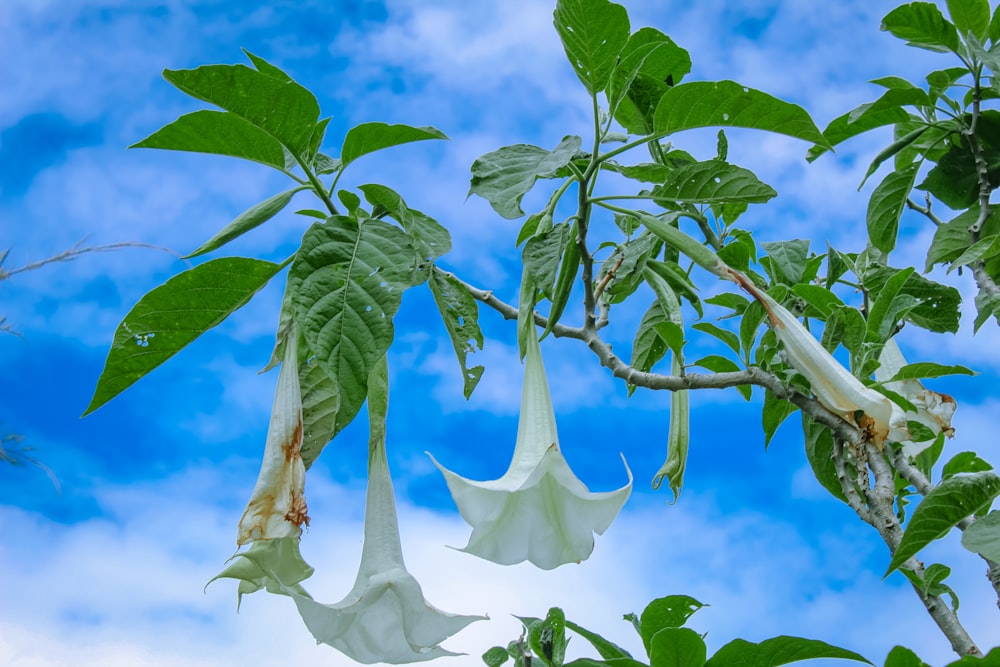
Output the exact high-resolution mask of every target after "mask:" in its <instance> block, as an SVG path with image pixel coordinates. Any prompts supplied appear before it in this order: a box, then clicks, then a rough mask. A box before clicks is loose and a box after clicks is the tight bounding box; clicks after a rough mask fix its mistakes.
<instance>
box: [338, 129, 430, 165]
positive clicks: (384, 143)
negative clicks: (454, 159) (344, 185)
mask: <svg viewBox="0 0 1000 667" xmlns="http://www.w3.org/2000/svg"><path fill="white" fill-rule="evenodd" d="M447 138H448V137H447V135H445V133H444V132H442V131H441V130H439V129H437V128H436V127H411V126H409V125H388V124H386V123H361V124H360V125H355V126H354V127H352V128H351V129H350V130H348V131H347V135H346V136H344V147H343V148H342V149H341V151H340V161H341V163H342V164H343V166H345V167H346V166H347V165H349V164H350V163H352V162H354V161H355V160H357V159H358V158H359V157H361V156H362V155H368V154H369V153H374V152H375V151H380V150H382V149H383V148H389V147H391V146H399V145H400V144H408V143H411V142H414V141H426V140H427V139H447Z"/></svg>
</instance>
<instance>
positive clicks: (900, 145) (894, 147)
mask: <svg viewBox="0 0 1000 667" xmlns="http://www.w3.org/2000/svg"><path fill="white" fill-rule="evenodd" d="M928 129H929V128H928V127H918V128H917V129H915V130H913V131H911V132H908V133H907V134H905V135H903V136H902V137H900V138H899V139H897V140H896V141H894V142H892V143H891V144H889V145H888V146H886V147H885V148H883V149H882V150H880V151H879V152H878V154H876V155H875V157H874V158H873V159H872V161H871V164H869V165H868V170H867V171H866V172H865V177H864V178H863V179H862V180H861V185H860V186H859V187H858V189H861V188H862V187H864V184H865V183H867V182H868V178H869V177H870V176H871V175H872V174H874V173H875V171H876V170H878V168H879V167H880V166H881V165H882V163H883V162H885V161H886V160H888V159H889V158H891V157H893V156H895V155H898V154H899V153H900V152H902V151H903V150H904V149H905V148H907V147H908V146H910V145H912V144H913V143H915V142H916V141H917V140H918V139H920V137H922V136H924V134H925V133H926V132H927V130H928ZM897 169H899V167H898V166H897ZM905 169H907V167H902V169H901V171H902V170H905ZM911 189H912V187H911Z"/></svg>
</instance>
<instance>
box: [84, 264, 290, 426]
mask: <svg viewBox="0 0 1000 667" xmlns="http://www.w3.org/2000/svg"><path fill="white" fill-rule="evenodd" d="M280 269H281V267H280V266H279V265H277V264H273V263H271V262H264V261H260V260H256V259H247V258H244V257H224V258H221V259H214V260H211V261H209V262H205V263H204V264H200V265H198V266H196V267H195V268H193V269H189V270H187V271H184V272H183V273H179V274H177V275H176V276H174V277H173V278H171V279H170V280H168V281H167V282H165V283H163V284H162V285H160V286H159V287H156V288H154V289H153V290H151V291H150V292H148V293H147V294H146V295H145V296H143V297H142V298H141V299H139V302H138V303H137V304H135V305H134V306H132V310H130V311H129V312H128V315H126V316H125V319H123V320H122V321H121V323H120V324H119V325H118V329H117V330H116V331H115V337H114V340H113V342H112V343H111V349H110V350H108V358H107V360H106V361H105V362H104V370H103V371H102V372H101V377H100V379H98V381H97V388H96V389H94V397H93V398H92V399H91V401H90V405H89V406H87V410H86V411H85V412H84V413H83V414H84V415H88V414H90V413H91V412H93V411H94V410H96V409H97V408H99V407H101V406H102V405H104V404H105V403H107V402H108V401H110V400H111V399H112V398H114V397H115V396H117V395H118V394H120V393H122V392H123V391H125V390H126V389H127V388H129V387H131V386H132V384H133V383H135V382H136V381H137V380H138V379H139V378H141V377H142V376H144V375H146V374H147V373H149V372H150V371H152V370H153V369H154V368H156V367H157V366H159V365H160V364H162V363H163V362H164V361H166V360H167V359H169V358H170V357H172V356H174V355H175V354H177V353H178V352H180V351H181V350H182V349H183V348H184V347H185V346H187V344H188V343H190V342H192V341H193V340H194V339H195V338H197V337H198V336H200V335H201V334H203V333H205V332H206V331H208V330H209V329H211V328H212V327H214V326H216V325H217V324H219V323H221V322H222V321H223V320H224V319H226V318H227V317H229V315H230V314H232V313H233V311H235V310H237V309H239V308H240V307H241V306H243V305H245V304H246V303H247V302H248V301H249V300H250V298H251V297H252V296H253V295H254V294H256V293H257V291H258V290H260V288H262V287H263V286H264V285H266V284H267V282H268V281H269V280H270V279H271V278H273V277H274V275H275V274H276V273H277V272H278V271H279V270H280Z"/></svg>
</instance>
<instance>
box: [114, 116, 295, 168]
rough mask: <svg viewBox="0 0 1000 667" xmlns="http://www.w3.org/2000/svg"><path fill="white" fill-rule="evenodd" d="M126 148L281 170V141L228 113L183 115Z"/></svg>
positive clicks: (283, 153)
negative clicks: (244, 162) (235, 159)
mask: <svg viewBox="0 0 1000 667" xmlns="http://www.w3.org/2000/svg"><path fill="white" fill-rule="evenodd" d="M129 148H160V149H164V150H172V151H192V152H195V153H211V154H214V155H228V156H231V157H238V158H243V159H244V160H253V161H254V162H259V163H261V164H266V165H267V166H269V167H274V168H275V169H280V170H284V169H285V152H284V151H283V150H282V148H281V142H279V141H278V140H277V139H275V138H274V137H272V136H271V135H270V134H268V133H267V132H266V131H264V130H262V129H260V128H259V127H257V126H255V125H253V124H251V123H249V122H247V121H246V120H244V119H243V118H240V117H239V116H237V115H236V114H233V113H229V112H228V111H212V110H209V109H202V110H201V111H195V112H193V113H189V114H185V115H183V116H181V117H180V118H178V119H177V120H175V121H174V122H172V123H170V124H168V125H165V126H163V127H161V128H160V129H159V130H157V131H156V132H153V133H152V134H151V135H149V136H148V137H146V138H145V139H143V140H142V141H139V142H137V143H134V144H132V145H131V146H129Z"/></svg>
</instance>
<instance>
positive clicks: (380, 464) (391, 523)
mask: <svg viewBox="0 0 1000 667" xmlns="http://www.w3.org/2000/svg"><path fill="white" fill-rule="evenodd" d="M384 363H385V362H384V360H383V362H382V364H383V365H382V366H381V368H380V369H379V368H376V370H375V371H373V372H372V377H371V378H369V396H368V403H369V417H370V421H371V440H370V442H369V454H368V493H367V496H366V505H365V538H364V546H363V547H362V554H361V567H360V569H359V571H358V576H357V579H356V580H355V582H354V587H353V588H352V589H351V592H350V593H349V594H348V595H347V597H346V598H344V599H343V600H341V601H340V602H338V603H336V604H322V603H319V602H316V601H315V600H313V599H312V598H311V597H309V596H308V595H307V594H303V592H302V591H301V589H299V590H296V589H294V588H291V587H285V592H286V593H287V594H288V595H290V596H291V597H292V599H293V600H294V601H295V606H296V607H297V608H298V611H299V614H300V615H301V616H302V620H303V621H304V622H305V624H306V627H307V628H309V631H310V632H311V633H312V635H313V637H315V638H316V641H317V643H323V644H328V645H330V646H332V647H334V648H336V649H337V650H339V651H341V652H342V653H344V654H345V655H347V656H348V657H350V658H352V659H353V660H356V661H357V662H360V663H364V664H372V663H376V662H386V663H390V664H403V663H410V662H422V661H425V660H433V659H435V658H439V657H442V656H449V655H460V654H456V653H453V652H451V651H448V650H446V649H444V648H442V647H440V646H439V644H440V643H441V642H442V641H444V640H445V639H447V638H448V637H450V636H451V635H453V634H455V633H456V632H458V631H459V630H461V629H462V628H464V627H465V626H467V625H469V624H470V623H472V622H474V621H478V620H482V619H484V618H485V617H484V616H460V615H457V614H449V613H446V612H443V611H441V610H439V609H437V608H435V607H433V606H431V605H430V604H429V603H428V602H427V601H426V600H425V599H424V595H423V592H422V591H421V589H420V584H419V583H417V581H416V579H414V578H413V576H412V575H411V574H410V573H409V572H407V571H406V565H405V564H404V562H403V552H402V547H401V545H400V542H399V525H398V524H397V520H396V504H395V501H394V499H393V491H392V479H391V478H390V476H389V464H388V461H387V460H386V454H385V408H386V402H387V389H386V381H385V375H384V373H385V366H384ZM376 374H379V375H380V377H375V376H376Z"/></svg>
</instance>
